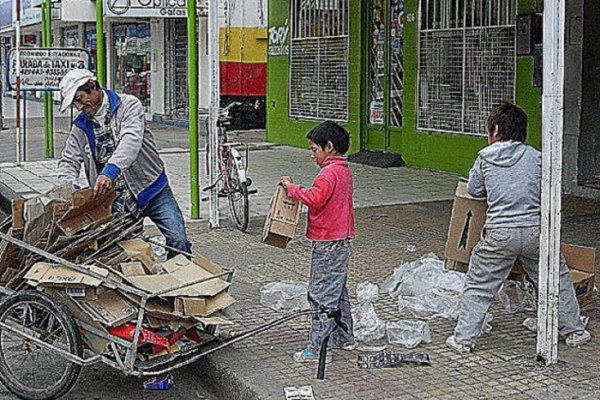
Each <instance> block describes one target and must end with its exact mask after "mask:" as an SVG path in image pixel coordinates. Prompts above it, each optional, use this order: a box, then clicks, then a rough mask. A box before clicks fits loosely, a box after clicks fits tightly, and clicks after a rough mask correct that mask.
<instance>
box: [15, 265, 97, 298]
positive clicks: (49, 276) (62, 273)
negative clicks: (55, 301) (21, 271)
mask: <svg viewBox="0 0 600 400" xmlns="http://www.w3.org/2000/svg"><path fill="white" fill-rule="evenodd" d="M85 268H89V269H90V270H91V271H93V272H95V273H97V274H99V275H101V276H103V277H107V276H108V274H109V271H108V270H107V269H104V268H99V267H94V266H85ZM24 278H25V279H26V280H27V283H28V284H29V285H31V286H33V287H37V286H42V287H55V288H56V287H60V288H61V290H62V291H63V292H64V293H65V294H67V295H69V296H71V297H73V298H78V299H83V300H95V299H96V298H97V289H98V286H100V284H101V283H102V281H101V280H100V279H96V278H93V277H91V276H89V275H86V274H84V273H81V272H79V271H75V270H74V269H71V268H69V267H66V266H64V265H60V264H50V263H45V262H37V263H35V264H33V265H32V266H31V268H30V269H29V271H27V273H26V274H25V277H24Z"/></svg>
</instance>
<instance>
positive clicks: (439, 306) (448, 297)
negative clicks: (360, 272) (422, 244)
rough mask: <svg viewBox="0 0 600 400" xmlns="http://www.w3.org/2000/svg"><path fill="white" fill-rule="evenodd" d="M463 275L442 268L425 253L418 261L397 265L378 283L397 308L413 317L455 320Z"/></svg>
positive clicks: (433, 255) (435, 258)
mask: <svg viewBox="0 0 600 400" xmlns="http://www.w3.org/2000/svg"><path fill="white" fill-rule="evenodd" d="M464 285H465V274H464V273H462V272H458V271H450V270H447V269H445V268H444V263H443V262H442V261H441V260H440V259H439V258H438V257H437V256H436V255H435V254H434V253H428V254H426V255H424V256H423V257H421V258H420V259H418V260H415V261H411V262H407V263H404V264H402V265H400V266H399V267H398V268H396V269H395V270H394V272H393V274H392V275H391V276H390V277H388V279H387V280H386V281H385V282H384V284H383V285H382V286H381V290H382V291H384V292H387V293H389V294H390V295H391V296H392V297H395V298H396V297H397V298H398V310H399V311H400V312H401V313H402V312H404V311H409V312H410V313H412V315H413V316H414V317H416V318H420V319H432V318H436V317H442V318H448V319H456V318H458V308H459V302H460V294H461V293H462V291H463V289H464Z"/></svg>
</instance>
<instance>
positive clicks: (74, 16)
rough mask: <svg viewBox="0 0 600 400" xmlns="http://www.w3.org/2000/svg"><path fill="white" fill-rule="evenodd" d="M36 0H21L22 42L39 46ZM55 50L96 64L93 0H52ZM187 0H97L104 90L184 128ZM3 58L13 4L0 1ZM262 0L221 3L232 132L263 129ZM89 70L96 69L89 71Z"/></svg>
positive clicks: (202, 101)
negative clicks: (80, 51)
mask: <svg viewBox="0 0 600 400" xmlns="http://www.w3.org/2000/svg"><path fill="white" fill-rule="evenodd" d="M41 1H42V0H22V1H21V6H22V12H21V27H22V29H21V30H22V40H21V43H22V44H24V45H31V46H40V43H41V39H40V38H41V33H40V32H41V11H40V10H41V9H40V7H39V4H40V3H41ZM197 3H198V6H197V8H198V38H199V40H198V43H197V45H198V56H199V57H198V58H199V60H198V63H199V74H200V76H199V80H200V91H199V93H198V95H199V106H200V112H201V113H202V112H203V110H206V109H207V107H208V104H209V90H208V81H209V72H210V71H209V69H208V42H207V40H208V30H207V27H208V23H207V15H206V11H205V10H206V1H205V0H198V1H197ZM52 4H53V17H52V29H53V38H54V46H56V47H58V46H61V47H80V48H85V49H87V50H88V51H89V52H90V53H91V54H92V59H93V60H94V61H95V54H96V24H95V21H96V5H95V1H92V0H61V1H59V2H53V3H52ZM186 4H187V2H186V1H185V0H173V1H168V2H166V1H153V2H149V1H145V0H131V1H109V0H103V9H104V15H103V22H104V35H105V45H106V57H107V66H106V69H107V71H106V72H107V82H106V83H107V86H108V87H110V88H113V89H115V90H116V91H118V92H125V93H129V94H132V95H134V96H136V97H138V98H139V99H140V100H141V101H142V104H143V105H144V108H145V110H146V116H147V118H148V119H153V120H155V121H159V122H161V121H162V122H169V123H170V122H176V123H180V124H187V120H188V118H189V110H188V95H189V93H188V85H187V73H188V68H187V46H188V40H187V19H186V15H187V11H186ZM0 10H3V11H4V10H10V13H8V14H7V13H5V12H2V17H1V18H0V37H1V38H2V49H3V53H5V52H6V51H8V49H10V48H11V47H13V46H14V40H15V39H14V24H13V22H14V20H15V19H16V17H15V14H16V10H15V2H14V0H0ZM266 24H267V2H266V0H220V7H219V25H220V32H219V36H220V51H219V59H220V68H221V75H220V83H221V93H222V105H223V106H224V105H227V104H228V103H230V102H232V101H238V102H241V103H242V107H240V108H238V115H237V120H238V121H239V123H238V127H248V128H263V127H264V124H265V97H266V57H267V55H266V52H267V34H266ZM91 68H92V69H93V70H94V69H95V64H93V65H92V66H91Z"/></svg>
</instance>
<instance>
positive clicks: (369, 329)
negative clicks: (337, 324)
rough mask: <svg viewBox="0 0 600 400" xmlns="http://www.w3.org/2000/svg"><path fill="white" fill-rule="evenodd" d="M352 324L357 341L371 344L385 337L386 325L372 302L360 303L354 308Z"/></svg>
mask: <svg viewBox="0 0 600 400" xmlns="http://www.w3.org/2000/svg"><path fill="white" fill-rule="evenodd" d="M352 322H353V325H354V330H353V332H354V339H355V340H358V341H361V342H369V341H371V340H377V339H381V338H382V337H383V336H384V335H385V323H384V322H383V321H382V320H381V319H379V317H378V316H377V313H376V312H375V308H374V307H373V304H372V303H371V302H365V303H360V304H358V305H357V306H356V307H353V308H352Z"/></svg>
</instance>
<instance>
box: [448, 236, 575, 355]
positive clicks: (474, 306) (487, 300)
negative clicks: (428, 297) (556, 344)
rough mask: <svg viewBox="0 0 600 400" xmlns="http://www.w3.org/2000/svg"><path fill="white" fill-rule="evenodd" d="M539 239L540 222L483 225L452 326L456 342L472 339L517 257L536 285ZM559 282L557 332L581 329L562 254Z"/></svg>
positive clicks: (473, 340) (561, 333) (469, 341)
mask: <svg viewBox="0 0 600 400" xmlns="http://www.w3.org/2000/svg"><path fill="white" fill-rule="evenodd" d="M539 240H540V228H539V226H532V227H520V228H492V229H490V228H487V229H484V231H483V233H482V235H481V239H480V240H479V242H478V243H477V244H476V245H475V247H474V248H473V252H472V253H471V260H470V262H469V270H468V272H467V279H466V284H465V290H464V292H463V294H462V297H461V301H460V312H459V317H458V324H457V325H456V328H455V329H454V337H455V339H456V341H457V342H458V343H474V342H475V340H476V339H477V336H479V333H480V331H481V327H482V325H483V320H484V318H485V314H486V313H487V311H488V308H489V307H490V304H491V303H492V300H493V299H494V296H496V293H498V291H499V290H500V287H501V285H502V283H503V282H504V280H505V279H506V278H507V277H508V275H509V274H510V271H511V269H512V266H513V264H514V262H515V260H516V259H517V258H518V259H519V261H520V262H521V264H522V265H523V268H524V269H525V272H527V275H529V278H530V279H531V280H532V281H533V282H534V284H535V285H536V286H537V283H538V276H539V274H538V268H539V266H538V259H539V245H540V243H539ZM559 285H560V293H559V306H558V330H559V334H560V335H561V336H564V335H568V334H569V333H571V332H575V331H582V330H584V326H583V323H582V322H581V319H580V315H579V303H577V298H576V296H575V289H574V288H573V282H572V281H571V274H570V273H569V268H568V267H567V264H566V263H565V260H564V257H563V256H562V255H561V260H560V279H559Z"/></svg>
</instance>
